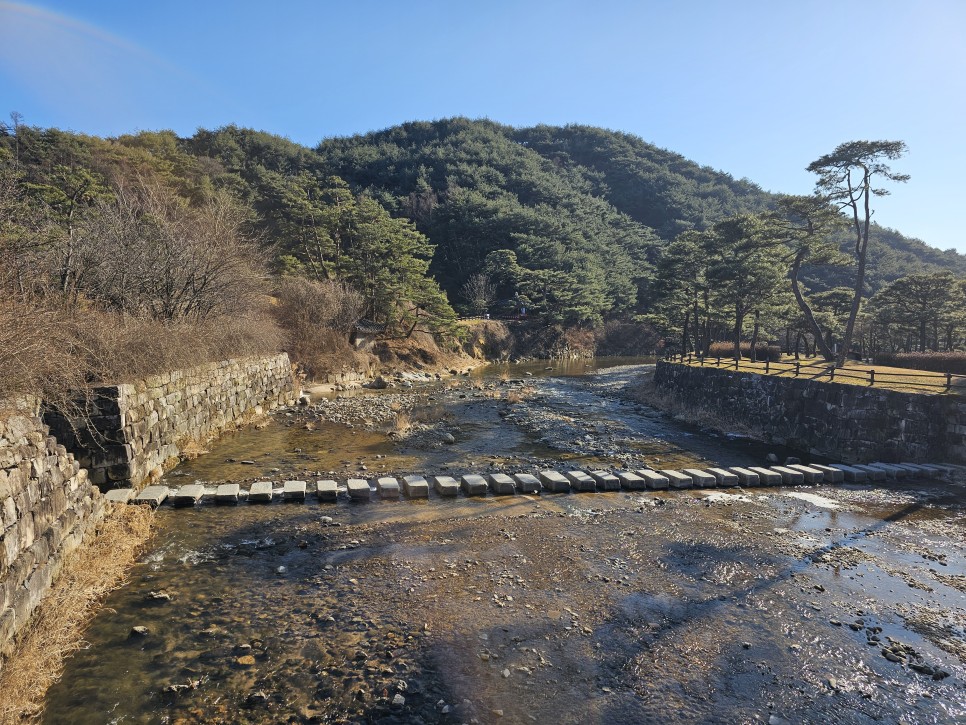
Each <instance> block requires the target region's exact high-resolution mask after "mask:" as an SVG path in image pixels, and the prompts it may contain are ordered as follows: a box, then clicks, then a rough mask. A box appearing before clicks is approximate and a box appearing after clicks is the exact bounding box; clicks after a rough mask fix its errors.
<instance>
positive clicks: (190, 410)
mask: <svg viewBox="0 0 966 725" xmlns="http://www.w3.org/2000/svg"><path fill="white" fill-rule="evenodd" d="M297 394H298V391H297V390H296V387H295V380H294V377H293V374H292V366H291V363H290V361H289V358H288V355H285V354H282V355H276V356H272V357H255V358H245V359H238V360H226V361H224V362H219V363H211V364H208V365H201V366H198V367H195V368H190V369H187V370H178V371H174V372H171V373H164V374H162V375H155V376H152V377H149V378H146V379H144V380H140V381H137V382H135V383H131V384H125V385H116V386H111V387H102V388H97V389H95V390H93V391H91V393H90V396H89V398H88V399H87V400H86V401H84V402H83V403H82V405H83V406H84V407H85V408H86V412H87V415H86V416H74V417H72V418H65V417H63V416H61V415H59V414H56V413H50V414H49V415H48V416H47V420H48V422H50V424H51V426H52V428H53V430H54V432H55V434H56V436H57V438H58V439H59V440H61V441H62V442H63V443H64V444H65V445H66V446H67V447H68V449H70V450H71V451H73V452H74V453H75V455H77V457H78V458H79V460H80V463H81V465H82V466H83V467H85V468H87V469H88V471H89V473H90V478H91V481H93V482H94V483H95V484H97V485H98V486H100V487H101V489H102V490H106V489H109V488H122V487H128V486H131V487H135V488H136V487H139V486H140V485H142V484H143V483H145V482H147V481H150V480H153V479H156V478H158V477H159V476H160V475H161V474H162V473H163V472H164V470H165V469H166V468H168V467H170V466H171V465H173V464H174V463H176V462H177V461H178V457H179V456H180V455H181V453H182V452H183V451H184V448H185V446H186V445H188V444H190V443H192V442H202V443H203V442H204V441H206V440H208V439H211V438H213V437H215V436H217V435H219V434H220V433H222V432H223V431H225V430H226V429H228V428H231V427H234V426H237V425H239V424H243V423H245V422H246V421H247V420H248V419H250V418H251V417H253V416H258V415H261V414H262V413H266V412H268V411H269V410H272V409H274V408H277V407H279V406H282V405H288V404H291V403H292V402H294V401H295V398H296V396H297Z"/></svg>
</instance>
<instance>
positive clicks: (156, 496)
mask: <svg viewBox="0 0 966 725" xmlns="http://www.w3.org/2000/svg"><path fill="white" fill-rule="evenodd" d="M170 493H171V491H170V490H169V489H168V487H167V486H148V487H147V488H145V489H144V490H143V491H141V492H140V493H139V494H138V495H137V496H136V497H135V498H134V503H146V504H150V505H151V506H154V507H155V508H157V507H158V506H160V505H161V504H163V503H164V502H165V500H167V498H168V496H169V495H170Z"/></svg>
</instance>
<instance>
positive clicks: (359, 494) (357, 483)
mask: <svg viewBox="0 0 966 725" xmlns="http://www.w3.org/2000/svg"><path fill="white" fill-rule="evenodd" d="M345 485H346V488H347V489H348V491H349V499H350V500H352V501H368V500H369V499H370V498H371V496H372V490H371V489H370V488H369V482H368V481H367V480H365V479H364V478H350V479H349V480H348V481H346V482H345Z"/></svg>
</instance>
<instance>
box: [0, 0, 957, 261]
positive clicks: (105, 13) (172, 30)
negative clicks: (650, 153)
mask: <svg viewBox="0 0 966 725" xmlns="http://www.w3.org/2000/svg"><path fill="white" fill-rule="evenodd" d="M10 111H18V112H20V113H22V114H23V116H24V122H25V123H27V124H30V125H35V126H56V127H59V128H65V129H72V130H75V131H79V132H84V133H90V134H96V135H100V136H111V135H118V134H121V133H130V132H134V131H137V130H146V129H152V130H153V129H162V128H169V129H173V130H174V131H176V132H177V133H178V134H180V135H190V134H192V133H193V132H194V131H195V129H197V128H199V127H205V128H216V127H218V126H222V125H225V124H228V123H236V124H238V125H242V126H250V127H253V128H258V129H263V130H266V131H270V132H272V133H277V134H280V135H283V136H287V137H289V138H291V139H292V140H294V141H298V142H300V143H304V144H307V145H314V144H316V143H317V142H318V141H319V140H321V139H322V138H325V137H329V136H340V135H347V134H353V133H362V132H365V131H369V130H374V129H381V128H386V127H387V126H391V125H394V124H396V123H399V122H402V121H408V120H415V119H421V120H422V119H434V118H443V117H447V116H454V115H464V116H469V117H471V118H480V117H487V118H491V119H493V120H495V121H498V122H501V123H506V124H510V125H515V126H526V125H532V124H536V123H549V124H565V123H586V124H593V125H598V126H604V127H607V128H612V129H618V130H622V131H627V132H630V133H634V134H637V135H639V136H641V137H643V138H644V139H645V140H647V141H649V142H651V143H654V144H657V145H658V146H662V147H664V148H668V149H671V150H673V151H677V152H679V153H681V154H683V155H685V156H687V157H688V158H691V159H693V160H695V161H697V162H699V163H701V164H705V165H708V166H712V167H714V168H717V169H721V170H723V171H727V172H728V173H730V174H732V175H734V176H736V177H739V178H741V177H747V178H748V179H751V180H752V181H754V182H756V183H758V184H760V185H761V186H763V187H764V188H766V189H769V190H772V191H782V192H789V193H806V192H808V191H810V190H811V188H812V184H813V177H812V176H811V175H810V174H808V173H807V172H805V171H804V168H805V166H807V165H808V163H809V162H811V161H813V160H814V159H816V158H818V157H819V156H821V155H822V154H824V153H827V152H829V151H831V150H832V149H833V148H834V147H835V146H836V145H837V144H839V143H841V142H843V141H850V140H857V139H869V140H875V139H889V140H893V139H900V140H904V141H905V142H906V143H907V144H908V146H909V154H908V155H907V156H906V157H905V158H903V159H901V160H900V161H897V162H895V164H894V168H896V169H897V170H901V171H903V172H905V173H909V174H911V175H912V179H911V181H909V182H908V183H907V184H904V185H899V186H897V187H895V188H894V189H893V195H892V196H890V197H887V198H885V199H881V200H879V201H878V202H877V205H876V209H877V213H876V217H875V218H876V220H877V221H879V222H880V223H881V224H883V225H885V226H889V227H893V228H895V229H898V230H900V231H901V232H903V233H905V234H907V235H910V236H916V237H919V238H921V239H923V240H924V241H926V242H927V243H929V244H931V245H933V246H936V247H939V248H941V249H948V248H950V247H955V248H957V249H959V250H960V251H961V252H964V253H966V235H964V234H963V233H962V228H963V225H962V223H961V222H960V220H959V219H958V216H959V210H960V205H961V202H962V200H963V199H966V144H964V142H963V132H962V130H961V128H962V127H963V126H964V116H966V113H964V112H966V2H963V0H922V1H921V2H915V3H913V2H908V1H903V2H899V1H895V0H834V1H826V0H796V1H795V2H791V1H789V2H785V1H780V2H776V1H775V0H767V1H766V0H763V1H758V0H691V1H690V2H685V1H684V0H666V1H664V0H655V1H651V2H646V1H641V2H630V1H627V2H624V1H613V2H610V1H608V0H597V2H594V3H590V2H586V0H584V1H582V2H569V1H567V0H558V1H557V2H550V1H544V0H538V1H535V2H528V1H527V0H518V1H517V2H504V1H503V0H488V2H467V1H465V0H463V1H461V0H446V1H439V2H437V1H435V0H410V1H409V2H400V1H398V0H397V1H396V2H390V1H388V0H378V1H377V0H355V1H354V2H345V1H343V2H327V1H324V0H318V1H316V2H310V1H307V0H304V1H303V0H276V1H275V2H265V1H264V0H261V1H260V2H253V1H249V0H235V1H234V2H206V1H205V0H193V1H192V2H187V1H185V0H165V2H150V1H144V2H132V1H131V0H73V1H72V2H68V1H65V0H61V1H48V2H44V3H39V2H31V3H24V2H6V1H5V0H0V114H2V115H0V118H4V119H5V117H6V114H7V113H9V112H10Z"/></svg>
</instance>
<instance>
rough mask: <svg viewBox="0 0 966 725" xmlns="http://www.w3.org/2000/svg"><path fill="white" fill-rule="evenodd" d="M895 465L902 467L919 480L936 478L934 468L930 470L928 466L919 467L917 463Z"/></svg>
mask: <svg viewBox="0 0 966 725" xmlns="http://www.w3.org/2000/svg"><path fill="white" fill-rule="evenodd" d="M897 465H900V466H902V467H903V468H905V469H906V470H911V471H912V472H913V474H914V475H916V476H918V477H919V478H935V477H936V471H935V469H934V468H930V467H929V466H922V465H919V464H918V463H899V464H897Z"/></svg>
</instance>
